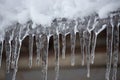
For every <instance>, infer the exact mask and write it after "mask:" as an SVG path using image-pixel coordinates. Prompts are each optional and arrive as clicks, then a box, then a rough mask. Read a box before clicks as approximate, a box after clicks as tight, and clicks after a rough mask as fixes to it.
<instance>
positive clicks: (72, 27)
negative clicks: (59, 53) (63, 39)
mask: <svg viewBox="0 0 120 80" xmlns="http://www.w3.org/2000/svg"><path fill="white" fill-rule="evenodd" d="M69 28H70V40H71V66H74V65H75V40H76V32H75V30H76V22H75V21H74V20H72V21H70V24H69Z"/></svg>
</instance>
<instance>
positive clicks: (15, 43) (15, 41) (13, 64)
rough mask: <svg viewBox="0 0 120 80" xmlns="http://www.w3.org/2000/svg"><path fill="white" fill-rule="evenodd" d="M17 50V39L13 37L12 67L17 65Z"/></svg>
mask: <svg viewBox="0 0 120 80" xmlns="http://www.w3.org/2000/svg"><path fill="white" fill-rule="evenodd" d="M16 50H17V40H16V39H13V40H12V43H11V68H14V67H15V57H16Z"/></svg>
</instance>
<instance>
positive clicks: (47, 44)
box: [42, 34, 49, 80]
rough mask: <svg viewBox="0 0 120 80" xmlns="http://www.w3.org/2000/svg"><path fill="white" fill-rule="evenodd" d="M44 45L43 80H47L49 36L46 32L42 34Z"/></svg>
mask: <svg viewBox="0 0 120 80" xmlns="http://www.w3.org/2000/svg"><path fill="white" fill-rule="evenodd" d="M42 45H43V49H42V52H43V53H42V80H47V71H48V48H49V38H48V37H47V35H45V34H43V35H42Z"/></svg>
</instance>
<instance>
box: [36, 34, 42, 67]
mask: <svg viewBox="0 0 120 80" xmlns="http://www.w3.org/2000/svg"><path fill="white" fill-rule="evenodd" d="M35 38H36V48H37V50H36V52H37V57H36V64H37V65H39V64H40V53H41V52H40V49H41V35H39V34H36V36H35Z"/></svg>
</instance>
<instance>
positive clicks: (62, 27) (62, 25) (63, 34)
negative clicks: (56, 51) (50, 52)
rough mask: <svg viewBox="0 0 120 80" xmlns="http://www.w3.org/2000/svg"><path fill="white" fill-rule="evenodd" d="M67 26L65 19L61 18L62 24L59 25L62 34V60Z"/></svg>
mask: <svg viewBox="0 0 120 80" xmlns="http://www.w3.org/2000/svg"><path fill="white" fill-rule="evenodd" d="M67 26H68V24H67V19H66V18H63V19H62V23H61V25H60V31H61V34H62V59H65V52H66V35H67V34H66V33H67Z"/></svg>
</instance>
